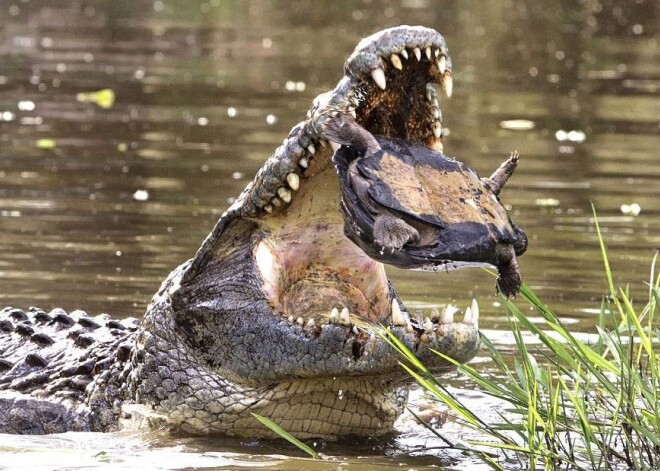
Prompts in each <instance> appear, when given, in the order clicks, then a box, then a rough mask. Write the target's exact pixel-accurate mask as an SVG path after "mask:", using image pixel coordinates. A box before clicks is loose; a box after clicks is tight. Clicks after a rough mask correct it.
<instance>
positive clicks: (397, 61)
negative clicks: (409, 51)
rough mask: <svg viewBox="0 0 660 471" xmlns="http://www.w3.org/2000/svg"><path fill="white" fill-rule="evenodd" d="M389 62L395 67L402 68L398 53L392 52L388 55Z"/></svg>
mask: <svg viewBox="0 0 660 471" xmlns="http://www.w3.org/2000/svg"><path fill="white" fill-rule="evenodd" d="M390 62H391V63H392V65H393V66H394V68H395V69H397V70H403V64H402V63H401V58H400V57H399V55H398V54H392V55H391V56H390Z"/></svg>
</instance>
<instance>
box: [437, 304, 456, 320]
mask: <svg viewBox="0 0 660 471" xmlns="http://www.w3.org/2000/svg"><path fill="white" fill-rule="evenodd" d="M457 312H458V308H457V307H456V306H452V305H451V304H449V305H447V306H445V308H444V309H443V310H442V314H440V323H441V324H453V323H454V314H456V313H457Z"/></svg>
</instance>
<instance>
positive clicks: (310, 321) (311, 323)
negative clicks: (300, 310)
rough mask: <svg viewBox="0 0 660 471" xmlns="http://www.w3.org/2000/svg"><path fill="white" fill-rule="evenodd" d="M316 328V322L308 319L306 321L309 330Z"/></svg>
mask: <svg viewBox="0 0 660 471" xmlns="http://www.w3.org/2000/svg"><path fill="white" fill-rule="evenodd" d="M315 326H316V322H314V319H310V320H308V321H307V327H309V328H310V329H311V328H313V327H315Z"/></svg>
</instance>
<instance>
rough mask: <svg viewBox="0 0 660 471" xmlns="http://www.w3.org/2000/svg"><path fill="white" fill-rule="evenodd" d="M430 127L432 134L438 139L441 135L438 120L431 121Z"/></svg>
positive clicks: (440, 125)
mask: <svg viewBox="0 0 660 471" xmlns="http://www.w3.org/2000/svg"><path fill="white" fill-rule="evenodd" d="M431 129H432V130H433V135H434V136H435V137H437V138H438V139H440V136H442V124H440V122H438V121H433V122H432V123H431Z"/></svg>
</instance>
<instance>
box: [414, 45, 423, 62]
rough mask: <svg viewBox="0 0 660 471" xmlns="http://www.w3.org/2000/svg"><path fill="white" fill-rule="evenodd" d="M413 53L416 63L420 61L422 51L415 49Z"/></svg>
mask: <svg viewBox="0 0 660 471" xmlns="http://www.w3.org/2000/svg"><path fill="white" fill-rule="evenodd" d="M413 53H414V54H415V57H416V58H417V60H418V61H421V60H422V51H421V49H420V48H418V47H416V48H415V49H413Z"/></svg>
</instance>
